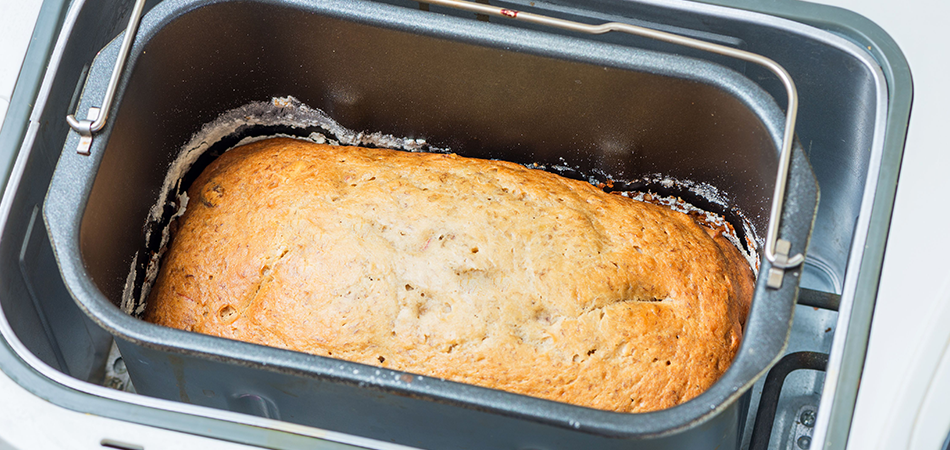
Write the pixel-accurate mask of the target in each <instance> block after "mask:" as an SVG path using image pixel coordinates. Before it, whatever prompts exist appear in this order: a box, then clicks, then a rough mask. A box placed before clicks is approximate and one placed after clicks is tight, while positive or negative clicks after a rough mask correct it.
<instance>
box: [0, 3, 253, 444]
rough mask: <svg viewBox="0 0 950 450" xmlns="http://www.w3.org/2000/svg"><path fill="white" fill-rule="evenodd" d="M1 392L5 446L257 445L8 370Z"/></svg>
mask: <svg viewBox="0 0 950 450" xmlns="http://www.w3.org/2000/svg"><path fill="white" fill-rule="evenodd" d="M4 1H6V0H4ZM0 393H2V397H0V450H6V449H8V448H11V447H12V448H14V449H24V450H44V449H56V450H60V449H63V450H65V449H102V448H104V447H102V446H101V442H102V440H103V439H108V440H111V441H113V442H120V443H123V444H132V445H139V446H143V447H145V448H146V449H148V450H159V449H174V450H178V449H201V450H225V449H227V450H238V449H250V448H256V447H248V446H245V445H238V444H232V443H228V442H222V441H217V440H214V439H208V438H203V437H199V436H194V435H190V434H184V433H173V432H169V431H166V430H162V429H158V428H152V427H147V426H144V425H137V424H133V423H127V422H120V421H118V420H113V419H107V418H104V417H98V416H93V415H89V414H83V413H78V412H75V411H71V410H68V409H64V408H60V407H58V406H55V405H53V404H51V403H48V402H46V401H44V400H41V399H39V398H38V397H36V396H34V395H33V394H32V393H30V392H29V391H27V390H25V389H23V388H22V387H20V385H18V384H16V383H15V382H13V380H11V379H10V378H8V377H7V376H6V375H4V374H3V372H0ZM11 424H15V426H14V427H11V426H10V425H11ZM53 430H55V432H51V431H53ZM146 443H147V445H146ZM133 448H134V447H133Z"/></svg>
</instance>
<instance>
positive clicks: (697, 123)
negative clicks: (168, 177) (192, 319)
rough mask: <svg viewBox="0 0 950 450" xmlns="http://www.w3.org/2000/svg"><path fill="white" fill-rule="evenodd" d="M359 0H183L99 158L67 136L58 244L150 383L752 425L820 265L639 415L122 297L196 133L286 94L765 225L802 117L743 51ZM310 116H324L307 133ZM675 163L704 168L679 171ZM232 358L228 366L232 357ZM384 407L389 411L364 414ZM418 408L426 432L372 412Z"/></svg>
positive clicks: (93, 89)
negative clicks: (742, 62)
mask: <svg viewBox="0 0 950 450" xmlns="http://www.w3.org/2000/svg"><path fill="white" fill-rule="evenodd" d="M346 6H348V5H345V4H342V3H341V4H308V5H300V4H295V3H291V2H288V3H277V4H271V3H267V2H215V1H194V0H170V1H167V2H163V3H162V4H160V5H158V6H157V7H155V8H154V9H153V10H152V11H151V12H149V15H148V16H146V18H145V20H144V21H143V24H142V26H141V29H140V30H139V37H138V38H137V40H136V42H135V47H134V51H133V52H132V54H131V55H132V56H131V57H130V58H131V59H130V61H129V69H128V70H127V71H126V73H125V74H124V76H123V79H122V82H121V84H120V89H119V91H118V92H119V94H118V96H117V102H118V103H117V106H116V108H115V114H114V117H113V119H112V120H111V121H110V123H109V124H108V125H107V126H106V128H105V129H104V130H103V133H102V134H101V135H99V136H98V137H97V138H96V139H95V140H94V142H93V146H92V152H91V153H92V154H91V156H90V157H91V158H95V159H96V160H97V161H99V164H98V166H97V167H95V168H89V167H84V166H82V163H81V161H82V160H81V159H75V158H85V157H78V156H77V155H70V154H69V151H68V150H67V151H65V152H64V157H63V158H62V159H61V161H60V164H59V166H58V167H57V169H56V171H57V175H56V176H54V180H53V187H52V188H51V191H50V192H51V194H50V196H49V199H48V205H47V207H46V214H47V223H48V226H49V228H50V233H51V236H52V238H53V243H54V245H55V246H56V247H57V256H58V257H60V261H61V262H60V264H61V266H62V267H63V270H64V273H66V280H67V282H68V283H70V282H73V283H76V282H78V284H76V285H73V286H72V287H71V290H72V291H73V293H74V295H75V296H76V297H77V301H78V302H80V303H81V304H82V305H83V306H84V309H85V310H86V311H88V312H89V314H90V315H91V317H92V319H93V320H94V321H96V322H97V323H98V324H99V325H100V326H102V327H103V328H105V329H106V330H108V331H109V332H111V333H112V334H113V335H114V336H115V337H116V341H117V344H118V346H119V350H120V351H121V352H122V354H123V357H124V359H125V361H126V364H127V365H128V367H129V371H130V372H131V374H132V375H133V382H134V383H135V386H136V389H137V390H138V391H139V392H140V393H143V394H145V395H150V396H155V397H160V398H168V399H174V400H177V401H185V402H189V403H197V404H203V405H207V406H211V407H214V408H222V409H230V410H238V411H245V412H253V411H246V405H245V404H244V403H242V402H243V400H235V398H246V397H242V396H241V395H243V394H240V393H245V394H246V393H247V392H246V391H248V390H252V391H254V393H253V395H254V396H256V397H257V398H262V399H265V400H263V401H262V403H261V405H263V406H257V407H255V408H257V409H256V410H254V411H257V412H256V413H257V414H262V415H267V414H278V415H279V417H281V418H283V419H284V420H288V421H292V422H296V423H301V424H304V425H311V426H317V427H321V428H328V429H333V430H338V431H343V432H347V433H353V434H356V435H363V436H369V437H373V438H378V439H384V440H394V441H397V442H403V443H408V442H414V441H413V439H423V441H424V445H439V444H446V443H448V442H453V443H454V442H456V441H455V439H458V437H457V436H467V438H472V439H474V440H473V441H472V442H476V443H478V445H480V446H484V445H488V446H491V445H502V444H501V443H503V442H509V441H508V439H510V438H511V435H513V434H512V433H513V430H527V431H526V432H527V434H528V435H530V436H534V437H537V438H538V439H542V440H544V441H551V442H557V441H559V440H561V442H570V443H574V444H577V445H587V444H591V443H598V445H599V444H603V445H606V446H608V447H611V446H615V445H620V444H621V442H622V441H625V440H636V441H643V442H653V443H665V444H663V445H666V444H669V443H670V442H694V441H697V442H699V441H707V440H708V439H707V438H708V437H709V435H710V433H712V434H717V435H718V436H720V437H722V436H726V438H725V439H727V440H728V439H735V436H736V435H737V434H738V429H739V428H740V422H741V419H740V412H739V409H740V408H738V407H737V404H738V403H740V397H741V396H742V394H743V392H745V391H746V390H748V388H749V387H750V386H751V384H752V383H753V382H754V381H755V380H756V379H757V378H758V377H759V376H760V375H761V374H762V372H763V371H764V370H765V368H767V367H768V366H769V365H770V364H771V363H772V362H773V361H774V360H775V359H776V358H777V357H778V356H779V355H780V354H781V351H782V349H783V348H784V344H785V341H784V339H785V338H787V334H788V331H787V330H788V328H789V327H790V323H791V310H792V308H793V306H794V296H795V291H796V290H797V282H798V279H799V276H798V274H800V269H793V270H792V271H790V273H791V274H793V275H794V276H793V277H790V281H789V282H788V283H786V285H785V286H783V287H782V288H781V289H778V290H769V289H766V288H765V286H764V284H763V283H764V281H763V280H759V282H758V285H757V288H756V293H755V300H754V302H755V303H754V304H753V307H752V311H751V313H750V315H749V317H748V319H747V325H746V333H745V334H746V339H747V340H751V341H752V342H754V345H753V344H750V343H743V347H742V348H741V349H740V351H739V355H738V356H737V358H736V360H735V363H734V365H733V367H732V368H731V369H730V370H729V371H728V372H727V373H726V374H725V375H724V376H723V378H722V380H721V381H720V382H719V383H717V384H716V385H714V386H713V388H711V389H710V390H709V391H707V392H705V393H704V394H702V395H700V396H699V397H697V399H696V400H695V401H692V402H687V403H685V404H683V405H680V406H677V407H674V408H670V409H668V410H664V411H657V412H653V413H647V414H642V415H637V416H636V417H637V418H636V419H634V418H633V416H626V415H618V414H616V413H610V412H605V411H593V410H587V409H584V408H578V407H574V406H570V405H565V404H556V403H551V402H547V401H543V400H538V399H531V398H523V397H521V396H516V395H513V394H508V393H504V392H497V391H487V390H485V389H482V388H476V387H472V386H461V385H457V384H455V383H451V382H445V381H442V380H438V379H423V378H422V377H416V378H413V377H412V376H409V377H408V378H406V377H403V376H401V375H399V374H398V373H395V372H391V371H389V372H385V374H386V375H387V376H388V375H390V374H391V373H395V376H394V377H388V378H385V379H383V378H381V377H375V376H373V377H368V376H367V375H366V374H360V373H359V372H360V370H363V369H361V368H362V367H364V366H360V365H355V364H351V363H345V362H338V361H335V360H329V359H322V358H314V357H308V356H306V355H302V354H297V353H295V352H288V351H284V350H279V349H271V348H263V347H258V346H253V345H250V344H246V343H240V342H233V341H223V340H221V339H218V338H214V337H209V336H198V335H194V334H191V333H185V332H182V331H179V330H172V329H167V328H162V327H157V326H154V325H151V324H147V323H144V322H142V321H139V320H136V319H133V318H131V317H129V316H128V315H126V314H125V313H124V312H123V311H121V310H120V308H119V307H118V306H119V305H120V304H121V303H122V299H123V292H124V291H126V290H127V289H126V288H127V285H128V282H129V277H128V274H129V269H130V267H134V266H137V265H145V263H144V261H147V260H148V257H149V255H147V254H144V252H143V251H142V248H141V245H142V243H143V242H145V241H146V238H145V236H144V234H143V229H142V223H144V222H145V219H146V218H147V217H148V216H149V213H150V208H151V207H152V205H154V204H155V203H156V202H157V201H158V200H159V198H158V197H159V195H160V192H161V190H162V189H161V186H162V185H163V183H164V182H165V180H164V177H165V172H166V171H167V168H168V167H169V166H170V165H171V164H172V162H173V161H174V160H175V159H176V158H177V157H178V153H179V150H180V149H181V148H182V143H184V142H188V141H189V140H190V139H191V138H192V137H193V135H194V134H195V133H196V132H198V131H199V130H201V129H202V126H204V125H205V124H207V123H209V122H212V121H214V120H215V119H216V118H218V117H219V116H220V115H221V114H222V113H223V112H226V111H233V110H235V109H236V108H240V107H242V106H243V105H247V104H248V103H250V102H254V101H258V100H261V99H269V98H281V97H284V96H286V95H293V96H294V97H297V98H299V99H300V101H301V102H303V103H304V104H307V105H311V106H314V107H315V108H319V109H320V110H323V111H325V112H326V113H327V114H328V115H329V116H330V117H333V119H335V120H337V121H339V123H340V124H342V125H343V126H344V127H346V128H349V129H353V130H369V131H379V132H381V133H384V134H386V135H391V136H398V137H404V138H406V139H407V140H408V141H412V142H416V141H417V140H420V141H421V140H424V141H425V142H426V144H427V145H430V146H433V147H438V148H443V149H448V150H449V151H451V152H454V153H458V154H460V155H464V156H471V157H477V158H484V159H500V160H505V161H512V162H516V163H519V164H525V165H530V164H534V165H538V166H545V167H550V168H558V169H560V171H561V172H563V173H565V174H567V175H571V176H574V177H579V178H584V179H588V178H591V179H593V180H595V181H608V180H610V181H613V180H618V181H619V180H626V181H628V182H629V183H628V185H627V186H623V187H624V188H627V187H629V188H639V189H648V190H655V191H662V192H663V193H664V194H674V195H681V196H683V197H686V198H688V200H690V201H692V202H694V203H698V204H699V206H702V207H706V208H714V209H717V210H718V211H717V212H721V213H724V214H725V215H726V216H728V217H731V218H733V219H734V220H735V221H734V222H733V223H734V224H738V223H741V219H746V220H747V221H748V223H749V225H748V226H747V227H746V228H745V231H746V233H747V234H753V233H749V230H765V228H766V225H767V222H768V217H769V210H770V206H771V205H770V200H771V196H772V187H773V185H774V177H775V172H776V168H777V160H778V151H777V148H778V147H779V146H780V143H779V140H780V136H781V130H782V121H783V118H784V116H783V114H782V112H781V110H780V109H779V108H778V106H777V105H776V103H775V101H774V100H773V98H772V96H771V95H770V94H769V93H767V92H766V91H765V90H763V89H762V88H761V87H759V86H758V85H757V84H756V83H753V82H752V81H750V80H749V78H747V77H746V76H744V75H742V74H740V73H739V72H737V71H736V70H733V69H732V68H730V67H728V66H727V65H723V64H719V63H721V62H723V61H718V60H717V63H713V62H709V61H706V60H703V59H698V58H693V57H686V56H681V55H677V54H670V53H660V52H656V51H654V50H649V49H645V48H641V47H644V46H643V45H641V44H640V43H639V42H638V41H637V40H633V41H632V42H633V43H635V44H637V45H631V42H626V41H622V40H621V42H613V40H612V39H605V40H596V39H593V40H591V39H578V38H576V37H572V36H565V35H562V34H559V33H554V32H542V31H537V30H529V29H523V28H519V27H516V26H510V25H509V24H494V23H486V22H481V21H473V20H469V19H468V18H467V17H461V16H460V15H459V14H454V13H447V14H431V13H429V12H426V11H419V10H409V9H407V8H405V7H403V6H394V5H388V4H383V3H379V4H376V3H372V4H371V6H367V7H366V8H364V9H359V10H355V9H352V8H347V7H346ZM364 6H365V5H364ZM420 23H421V24H423V25H424V26H421V27H420V25H419V24H420ZM446 30H453V31H452V32H447V31H446ZM190 42H205V43H207V45H202V46H194V45H190V44H189V43H190ZM118 45H119V44H118V42H117V41H114V42H112V43H111V44H110V45H108V46H107V47H106V48H105V49H103V51H102V53H100V55H99V57H98V58H97V60H96V61H95V63H94V64H93V66H92V68H91V69H90V72H89V78H88V80H87V83H86V87H85V91H84V94H83V97H82V100H81V102H80V107H79V110H80V111H82V110H83V109H84V108H85V109H88V108H89V107H90V106H91V103H90V102H93V101H94V100H93V99H94V98H97V97H98V96H97V95H96V94H97V93H98V92H101V91H102V90H103V89H104V86H105V84H106V79H107V76H108V73H109V70H110V69H111V66H110V64H109V63H108V61H109V60H110V57H111V58H114V55H115V54H116V53H117V52H118V48H117V47H118ZM686 53H688V52H686ZM714 59H715V58H714ZM725 64H731V63H728V62H725ZM732 65H734V64H732ZM155 117H161V118H162V120H154V118H155ZM248 131H249V128H243V129H241V130H239V131H238V133H239V134H240V133H246V132H248ZM273 131H274V130H273V129H271V130H269V131H268V132H273ZM278 131H286V130H278ZM254 132H259V131H254ZM301 132H303V134H309V133H310V132H312V130H309V129H304V130H303V131H300V130H297V131H294V133H301ZM228 139H240V138H239V137H238V138H235V137H234V136H231V137H229V138H228ZM70 145H72V144H71V142H69V141H68V142H67V144H66V148H67V149H69V148H70ZM656 174H662V175H663V176H656ZM66 176H69V177H73V178H74V179H75V178H76V177H78V178H79V179H83V180H85V181H86V184H85V188H84V189H83V190H80V191H75V190H73V191H72V192H70V191H69V189H65V188H62V185H61V184H58V183H59V182H61V181H62V179H63V177H66ZM667 177H668V178H667ZM667 179H679V180H690V181H691V183H687V184H679V185H676V186H673V187H671V185H670V184H669V183H667V182H666V181H665V180H667ZM58 180H59V181H58ZM789 180H790V181H789V191H788V192H789V194H788V198H789V200H788V204H787V205H786V207H785V209H783V211H782V218H783V227H784V228H783V235H787V236H789V239H791V240H792V241H793V245H797V246H798V247H799V248H804V247H805V246H807V240H808V237H809V236H810V232H811V226H812V220H813V217H814V209H815V208H816V202H817V185H816V183H815V179H814V175H813V174H812V171H811V167H810V166H809V164H808V162H807V160H806V159H805V158H804V155H803V153H802V152H801V149H800V147H796V150H795V154H794V155H793V158H792V166H791V172H790V177H789ZM119 186H121V187H122V188H117V187H119ZM677 186H679V187H683V186H685V190H683V191H677V190H676V187H677ZM696 186H703V187H708V186H714V187H715V188H716V189H717V193H718V194H719V199H720V200H724V201H722V202H721V203H722V204H718V205H717V204H716V202H713V201H709V199H708V197H707V198H706V199H705V200H703V197H702V196H699V195H697V194H696V192H691V189H693V190H695V189H694V188H695V187H696ZM69 204H82V205H84V208H80V211H74V212H73V213H71V214H69V215H65V216H59V215H57V216H56V217H55V218H54V216H53V215H52V213H51V212H59V211H63V210H66V209H69V208H68V207H66V206H65V205H69ZM103 217H124V218H128V220H102V218H103ZM737 228H740V229H742V226H740V227H737ZM70 230H72V231H70ZM760 232H761V231H760ZM71 233H72V234H71ZM158 234H160V233H158ZM69 236H78V240H75V239H72V238H70V237H69ZM155 239H157V238H156V237H155V236H154V235H153V236H152V238H151V239H150V240H151V241H152V243H153V245H154V241H155ZM760 244H761V242H760ZM66 255H72V256H66ZM126 309H128V308H126ZM782 330H785V331H784V333H783V332H782ZM783 334H784V336H782V335H783ZM223 372H228V373H229V376H228V377H225V378H226V379H222V377H218V376H216V375H215V374H220V373H223ZM288 386H295V387H292V388H289V387H288ZM288 389H289V390H290V393H289V395H288V392H287V391H288ZM207 392H213V393H214V395H211V396H209V395H207ZM239 392H240V393H239ZM327 401H329V402H333V403H339V402H344V403H346V404H348V405H351V407H352V408H351V411H352V412H351V413H348V414H344V415H340V416H329V415H326V414H321V413H319V412H318V411H314V410H313V408H312V407H311V406H310V405H312V404H314V402H318V403H319V402H327ZM710 405H711V406H710ZM261 408H263V409H261ZM252 409H253V408H252ZM406 410H408V411H410V412H409V413H406V412H405V411H406ZM367 414H369V416H370V417H372V420H370V421H368V422H367V421H365V420H364V421H357V420H351V419H353V418H354V417H366V415H367ZM439 417H453V418H454V420H449V419H445V418H443V419H439ZM460 418H467V419H465V420H476V421H480V422H483V423H490V424H492V426H496V427H498V429H499V430H512V433H508V432H507V431H502V432H500V434H499V435H498V436H484V437H481V438H478V439H476V438H475V437H473V436H471V430H468V431H466V430H465V429H464V428H465V427H464V426H462V425H460V424H459V423H456V421H457V420H459V419H460ZM406 420H411V421H413V422H414V423H415V424H414V425H413V427H412V429H413V430H416V431H413V432H411V433H407V432H404V431H394V430H392V428H391V427H384V428H380V427H378V426H375V425H373V423H402V422H404V421H406ZM426 422H429V423H428V424H425V423H426ZM447 422H451V423H447ZM420 423H423V424H421V425H420ZM701 425H702V426H701ZM440 427H441V429H440ZM460 427H461V428H460ZM420 435H425V436H427V437H425V438H419V436H420ZM542 436H546V437H542ZM617 437H621V438H623V439H619V440H618V439H615V438H617ZM467 438H466V439H467ZM716 440H717V441H718V440H719V438H717V439H716ZM649 445H653V444H649Z"/></svg>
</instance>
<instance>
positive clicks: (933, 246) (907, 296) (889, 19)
mask: <svg viewBox="0 0 950 450" xmlns="http://www.w3.org/2000/svg"><path fill="white" fill-rule="evenodd" d="M819 3H824V4H829V5H835V6H840V7H843V8H847V9H850V10H852V11H855V12H858V13H860V14H862V15H864V16H865V17H867V18H869V19H871V20H873V21H874V22H875V23H877V24H878V25H880V26H881V27H882V28H883V29H884V30H886V31H887V32H888V33H889V34H890V35H891V37H893V38H894V40H895V41H896V42H897V44H898V45H899V46H900V47H901V49H902V50H903V52H904V55H905V56H906V57H907V59H908V61H909V63H910V67H911V72H912V74H913V78H914V104H913V112H912V115H911V121H910V128H909V131H908V137H907V143H906V147H905V151H904V161H903V165H902V167H901V175H900V183H899V185H898V191H897V200H896V203H895V207H894V217H893V220H892V222H891V231H890V235H889V239H888V244H887V252H886V255H885V258H884V270H883V273H882V278H881V285H880V290H879V294H878V298H877V304H876V306H875V310H874V319H873V321H872V325H871V338H870V341H869V348H868V355H867V359H866V363H865V367H864V375H863V377H862V379H861V387H860V390H859V392H858V399H857V403H856V410H855V414H854V418H853V421H852V428H851V435H850V438H849V441H848V448H849V449H869V448H878V447H877V446H878V445H879V444H881V443H890V442H893V441H890V439H892V438H895V437H896V434H900V433H902V431H901V430H902V429H903V427H902V426H901V425H900V423H903V422H902V421H895V420H894V418H893V417H892V416H891V411H892V410H894V409H896V408H897V407H898V406H900V407H902V408H904V407H905V406H904V403H905V402H906V401H907V400H908V399H906V398H901V393H902V392H903V391H902V390H901V388H900V386H905V385H908V384H910V385H914V384H915V383H925V382H926V380H928V379H930V377H932V376H933V373H920V372H919V370H920V368H921V367H920V366H919V365H918V366H916V367H915V366H914V364H913V363H914V356H915V352H914V349H915V348H916V347H918V346H921V345H923V344H925V343H927V342H925V340H924V339H925V337H926V335H925V333H928V327H926V326H925V324H927V323H928V322H929V321H928V318H930V317H931V316H932V315H933V314H934V313H936V312H937V309H936V308H938V307H939V306H940V305H941V303H942V302H946V301H950V299H948V297H947V296H946V295H940V293H941V289H940V288H941V285H942V284H943V283H944V282H945V281H946V280H948V279H950V266H948V265H947V264H946V263H945V262H943V261H942V259H943V258H945V257H946V256H947V255H950V239H947V238H946V231H945V230H946V224H947V223H950V208H946V207H944V206H939V207H935V203H934V201H935V200H939V198H940V196H942V195H945V191H946V190H947V177H948V173H947V172H948V170H950V151H948V150H950V145H948V139H947V136H946V133H947V129H948V126H950V114H948V112H947V111H948V106H947V105H948V104H950V85H948V80H950V75H948V73H950V52H948V50H947V49H948V44H947V43H948V42H950V30H948V27H947V18H948V17H950V2H948V1H946V0H821V1H820V2H819ZM942 191H943V192H942ZM936 326H944V327H947V326H950V325H947V324H946V323H944V324H937V325H936ZM944 339H946V336H944ZM933 348H940V352H942V346H940V345H934V346H933ZM940 352H936V353H933V354H929V355H927V356H926V357H925V358H932V359H936V358H939V357H940ZM938 381H942V382H943V383H948V384H950V379H943V380H938ZM923 398H926V396H924V397H923ZM907 407H908V408H910V409H911V410H913V411H917V410H919V409H920V408H921V407H922V405H920V404H919V403H918V404H915V405H912V407H911V406H910V405H908V406H907ZM928 407H935V408H937V409H936V410H934V409H931V410H930V414H938V415H939V413H938V410H942V411H944V413H943V414H946V411H948V410H950V402H944V403H943V404H942V405H938V404H931V405H929V406H928ZM913 416H914V417H916V418H917V419H915V420H923V418H921V417H920V416H918V415H917V414H913ZM929 426H930V427H931V429H930V430H929V434H928V436H930V437H929V438H925V437H924V436H923V435H921V437H920V438H921V439H926V441H925V440H920V441H916V442H915V443H914V446H913V448H914V449H937V448H940V447H939V446H940V445H942V443H943V439H945V438H946V436H947V431H948V428H950V422H947V421H944V422H943V423H942V424H938V423H929ZM935 427H936V428H941V429H939V430H936V429H933V428H935ZM941 435H942V436H941ZM904 442H907V441H904ZM880 448H911V447H908V446H898V447H880Z"/></svg>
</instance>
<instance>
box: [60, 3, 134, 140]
mask: <svg viewBox="0 0 950 450" xmlns="http://www.w3.org/2000/svg"><path fill="white" fill-rule="evenodd" d="M143 9H145V0H135V5H133V6H132V15H131V16H130V17H129V24H128V25H127V26H126V27H125V36H123V37H122V46H121V47H120V48H119V56H118V57H116V60H115V67H113V68H112V76H111V77H110V78H109V86H108V87H107V88H106V95H105V96H104V97H103V98H102V106H101V107H99V108H89V112H88V114H87V116H86V118H85V119H83V120H78V119H76V116H74V115H72V114H70V115H68V116H66V122H67V123H69V126H70V128H72V129H73V130H76V132H77V133H79V136H80V139H79V146H78V147H77V148H76V152H77V153H79V154H81V155H88V154H89V148H90V146H92V135H93V133H96V132H98V131H99V130H101V129H102V127H103V126H105V124H106V119H108V117H109V110H110V108H111V106H112V98H113V97H115V90H116V87H118V85H119V77H120V76H121V75H122V69H123V68H124V67H125V61H126V60H127V59H128V56H129V50H131V49H132V41H133V40H134V39H135V32H136V30H138V27H139V22H140V21H141V19H142V10H143Z"/></svg>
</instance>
